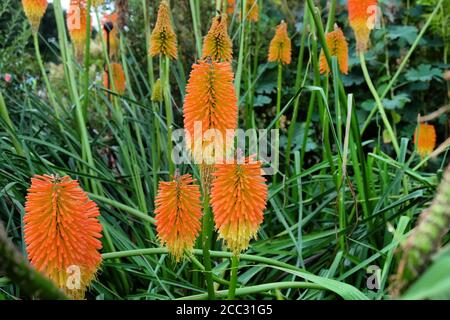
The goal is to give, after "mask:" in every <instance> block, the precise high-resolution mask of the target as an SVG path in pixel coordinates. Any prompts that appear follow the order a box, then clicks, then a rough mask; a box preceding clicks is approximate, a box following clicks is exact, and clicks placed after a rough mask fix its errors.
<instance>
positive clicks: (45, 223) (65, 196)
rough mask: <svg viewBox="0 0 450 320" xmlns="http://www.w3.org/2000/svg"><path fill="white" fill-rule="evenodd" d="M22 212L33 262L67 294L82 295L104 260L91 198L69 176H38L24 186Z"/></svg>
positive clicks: (99, 226) (26, 241)
mask: <svg viewBox="0 0 450 320" xmlns="http://www.w3.org/2000/svg"><path fill="white" fill-rule="evenodd" d="M25 212H26V213H25V216H24V219H23V220H24V225H25V228H24V234H25V243H26V245H27V253H28V257H29V259H30V262H31V264H32V265H33V266H34V267H35V268H36V269H37V270H39V271H41V272H42V273H44V274H45V275H47V276H48V277H49V278H50V279H51V280H52V281H53V282H54V283H55V284H56V285H57V286H58V287H59V288H61V289H62V290H63V291H64V292H65V293H66V294H67V295H69V296H70V297H72V298H73V299H83V298H84V293H85V291H86V289H87V287H88V286H89V284H90V282H91V281H92V280H93V279H94V277H95V274H96V272H97V269H98V268H99V266H100V263H101V260H102V257H101V255H100V253H99V250H100V249H101V248H102V244H101V242H100V240H99V239H100V238H101V237H102V235H101V231H102V226H101V224H100V223H99V221H98V217H99V215H100V213H99V210H98V207H97V205H96V204H95V202H93V201H91V200H89V198H88V196H87V194H86V193H85V192H84V191H83V190H82V189H81V188H80V186H79V184H78V181H76V180H72V179H71V178H70V177H68V176H65V177H62V178H59V177H56V176H53V175H51V176H49V175H43V176H40V175H36V176H34V177H33V178H32V179H31V187H30V188H29V189H28V195H27V201H26V204H25ZM78 276H79V278H77V279H75V278H74V277H78ZM72 279H74V280H75V281H71V280H72ZM72 282H73V283H72ZM69 284H72V285H73V286H70V285H69Z"/></svg>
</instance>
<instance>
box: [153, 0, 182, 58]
mask: <svg viewBox="0 0 450 320" xmlns="http://www.w3.org/2000/svg"><path fill="white" fill-rule="evenodd" d="M159 54H161V55H163V56H168V57H171V58H172V59H177V56H178V49H177V36H176V34H175V32H174V31H173V28H172V24H171V22H170V7H169V4H168V3H167V1H162V2H161V4H160V5H159V10H158V17H157V19H156V25H155V28H154V29H153V32H152V36H151V38H150V55H151V56H157V55H159Z"/></svg>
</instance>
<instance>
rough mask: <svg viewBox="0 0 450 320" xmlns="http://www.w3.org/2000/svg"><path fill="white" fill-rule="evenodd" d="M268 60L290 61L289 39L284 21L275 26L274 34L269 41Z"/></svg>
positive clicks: (285, 62) (287, 62)
mask: <svg viewBox="0 0 450 320" xmlns="http://www.w3.org/2000/svg"><path fill="white" fill-rule="evenodd" d="M269 62H281V63H284V64H290V63H291V39H290V38H289V35H288V33H287V24H286V23H285V22H284V21H281V23H280V24H279V25H278V26H277V30H276V32H275V36H274V37H273V39H272V41H270V47H269Z"/></svg>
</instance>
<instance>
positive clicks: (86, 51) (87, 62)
mask: <svg viewBox="0 0 450 320" xmlns="http://www.w3.org/2000/svg"><path fill="white" fill-rule="evenodd" d="M91 1H92V0H87V3H86V8H87V12H88V14H87V15H86V34H87V35H88V36H87V37H86V45H85V48H84V74H83V82H84V83H83V87H84V88H83V92H84V97H83V115H84V118H85V120H86V119H87V114H88V106H89V68H90V63H91V60H90V57H91V55H90V48H91V15H90V14H89V13H90V12H91Z"/></svg>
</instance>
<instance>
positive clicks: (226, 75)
mask: <svg viewBox="0 0 450 320" xmlns="http://www.w3.org/2000/svg"><path fill="white" fill-rule="evenodd" d="M183 111H184V129H185V131H186V144H187V147H188V148H189V149H190V150H191V152H192V154H193V157H194V160H195V161H196V163H203V162H206V163H207V164H213V163H214V161H215V159H217V158H219V159H222V158H223V157H225V156H226V153H227V152H229V151H230V147H231V146H230V144H231V143H229V142H230V141H231V142H232V141H233V137H234V132H233V130H234V129H236V127H237V117H238V109H237V97H236V92H235V90H234V86H233V71H232V68H231V64H230V63H229V62H217V61H212V60H211V59H210V58H208V59H205V60H200V61H199V62H198V63H196V64H194V65H193V66H192V71H191V75H190V78H189V81H188V84H187V86H186V96H185V100H184V106H183ZM227 129H229V130H227Z"/></svg>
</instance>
